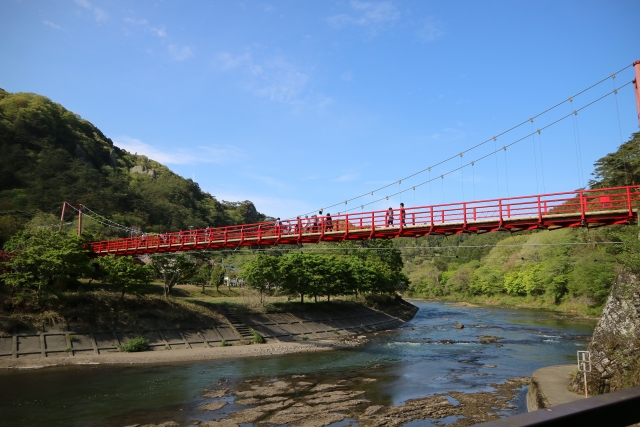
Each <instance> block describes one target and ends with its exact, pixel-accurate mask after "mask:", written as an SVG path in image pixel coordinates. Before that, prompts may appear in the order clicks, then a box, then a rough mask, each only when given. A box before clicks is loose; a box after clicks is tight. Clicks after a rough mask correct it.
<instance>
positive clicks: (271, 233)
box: [87, 185, 640, 255]
mask: <svg viewBox="0 0 640 427" xmlns="http://www.w3.org/2000/svg"><path fill="white" fill-rule="evenodd" d="M639 190H640V185H632V186H625V187H615V188H605V189H594V190H577V191H572V192H564V193H551V194H538V195H533V196H519V197H506V198H500V199H490V200H476V201H471V202H459V203H444V204H437V205H431V206H417V207H409V208H402V209H401V208H393V209H391V210H378V211H370V212H356V213H349V214H336V215H324V216H317V217H311V218H296V219H288V220H283V221H279V222H277V223H275V222H262V223H256V224H243V225H232V226H226V227H214V228H203V229H197V230H182V231H179V232H171V233H158V234H146V235H142V236H137V237H132V238H123V239H114V240H105V241H101V242H92V243H89V244H88V245H87V246H88V247H89V249H90V251H91V252H92V253H94V254H96V255H108V254H119V255H130V254H142V253H155V252H168V251H187V250H206V249H219V248H235V247H240V246H263V245H277V244H296V243H317V242H320V241H343V240H364V239H370V238H386V239H389V238H395V237H403V236H405V237H421V236H426V235H429V234H437V235H451V234H459V233H485V232H494V231H522V230H533V229H555V228H564V227H577V226H593V227H597V226H602V225H612V224H627V223H629V222H631V221H634V220H635V219H636V218H637V209H636V206H637V204H638V201H639V200H640V191H639ZM392 217H393V219H392Z"/></svg>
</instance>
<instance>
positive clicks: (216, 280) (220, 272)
mask: <svg viewBox="0 0 640 427" xmlns="http://www.w3.org/2000/svg"><path fill="white" fill-rule="evenodd" d="M224 274H225V269H224V266H223V265H222V264H217V263H215V262H214V261H213V260H210V261H207V262H205V263H203V264H202V265H201V266H200V268H199V269H198V272H197V273H196V274H195V275H194V277H193V280H194V281H195V283H198V284H200V285H202V292H203V293H204V287H205V286H215V287H216V292H217V291H218V289H219V288H220V286H221V285H222V284H223V283H224Z"/></svg>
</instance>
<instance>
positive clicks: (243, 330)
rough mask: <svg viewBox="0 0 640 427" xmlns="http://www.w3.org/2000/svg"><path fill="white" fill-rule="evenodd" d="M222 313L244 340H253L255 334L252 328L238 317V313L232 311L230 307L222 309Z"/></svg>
mask: <svg viewBox="0 0 640 427" xmlns="http://www.w3.org/2000/svg"><path fill="white" fill-rule="evenodd" d="M222 314H223V315H224V317H226V318H227V320H228V321H229V324H230V325H231V327H232V328H233V329H235V331H236V332H237V333H238V335H240V336H241V337H242V339H244V340H248V341H251V340H252V339H253V338H254V336H253V333H252V332H251V329H250V328H249V327H248V326H247V325H245V324H244V322H243V321H242V320H241V319H240V317H238V315H237V314H236V313H234V312H233V311H231V310H230V309H229V308H228V307H224V308H223V309H222Z"/></svg>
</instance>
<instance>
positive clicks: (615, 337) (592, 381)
mask: <svg viewBox="0 0 640 427" xmlns="http://www.w3.org/2000/svg"><path fill="white" fill-rule="evenodd" d="M639 343H640V278H639V277H638V275H636V274H634V273H632V272H630V271H628V270H623V271H622V272H620V273H619V274H618V277H617V278H616V281H615V283H614V285H613V287H612V289H611V294H610V295H609V298H608V299H607V303H606V305H605V307H604V310H603V312H602V316H601V317H600V320H599V321H598V325H597V326H596V329H595V330H594V332H593V337H592V339H591V343H590V344H589V352H590V353H591V363H592V371H591V373H590V374H589V375H588V377H587V382H588V385H587V387H588V388H589V394H601V393H607V392H609V391H615V390H617V389H621V388H625V387H628V386H630V385H631V384H628V383H627V382H628V376H629V374H630V371H631V370H633V369H635V368H634V366H635V367H637V365H638V359H639V357H638V356H637V351H638V344H639ZM571 387H572V389H573V391H576V392H584V385H583V383H582V376H581V375H578V376H576V378H575V379H574V381H573V383H572V385H571Z"/></svg>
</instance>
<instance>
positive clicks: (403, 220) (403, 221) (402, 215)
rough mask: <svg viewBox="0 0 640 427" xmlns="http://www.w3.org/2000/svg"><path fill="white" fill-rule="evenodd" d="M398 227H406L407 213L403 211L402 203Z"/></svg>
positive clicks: (402, 204) (401, 204)
mask: <svg viewBox="0 0 640 427" xmlns="http://www.w3.org/2000/svg"><path fill="white" fill-rule="evenodd" d="M400 225H402V226H403V227H404V226H406V225H407V212H406V211H405V210H404V203H400Z"/></svg>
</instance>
